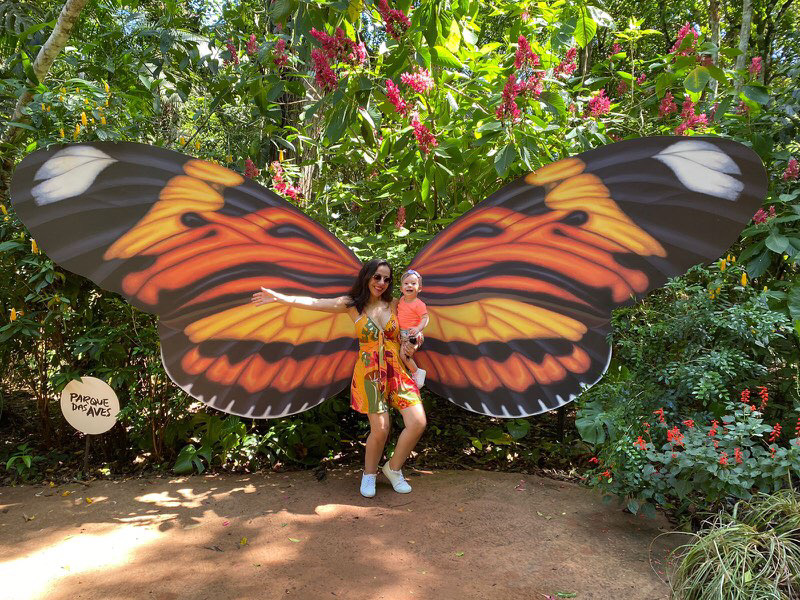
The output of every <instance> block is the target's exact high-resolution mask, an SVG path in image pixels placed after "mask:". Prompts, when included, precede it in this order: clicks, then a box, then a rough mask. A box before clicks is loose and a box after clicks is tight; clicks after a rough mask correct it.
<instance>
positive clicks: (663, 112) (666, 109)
mask: <svg viewBox="0 0 800 600" xmlns="http://www.w3.org/2000/svg"><path fill="white" fill-rule="evenodd" d="M674 112H678V105H677V104H675V97H674V96H673V95H672V92H667V93H666V94H664V97H663V98H662V99H661V102H660V104H659V105H658V116H659V117H662V118H663V117H666V116H667V115H671V114H672V113H674Z"/></svg>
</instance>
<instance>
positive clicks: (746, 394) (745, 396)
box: [741, 390, 750, 404]
mask: <svg viewBox="0 0 800 600" xmlns="http://www.w3.org/2000/svg"><path fill="white" fill-rule="evenodd" d="M741 401H742V404H750V390H742V396H741Z"/></svg>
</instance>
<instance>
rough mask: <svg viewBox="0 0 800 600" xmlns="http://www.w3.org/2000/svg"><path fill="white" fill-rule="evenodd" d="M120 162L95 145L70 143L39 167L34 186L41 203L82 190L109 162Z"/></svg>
mask: <svg viewBox="0 0 800 600" xmlns="http://www.w3.org/2000/svg"><path fill="white" fill-rule="evenodd" d="M115 162H117V160H116V159H114V158H111V157H110V156H109V155H108V154H106V153H105V152H103V151H102V150H98V149H97V148H93V147H92V146H69V147H67V148H64V149H62V150H59V151H58V152H56V153H55V154H53V156H52V157H51V158H50V160H48V161H47V162H46V163H44V164H43V165H42V166H41V167H39V170H38V171H36V175H35V176H34V178H33V180H34V181H41V183H39V184H38V185H36V186H34V188H33V189H32V190H31V194H33V199H34V201H35V202H36V204H38V205H39V206H44V205H45V204H50V203H52V202H58V201H59V200H64V199H65V198H72V197H73V196H77V195H79V194H82V193H83V192H85V191H86V190H88V189H89V186H91V185H92V183H94V180H95V179H96V178H97V176H98V175H99V174H100V173H101V172H102V171H103V169H105V168H106V167H108V166H109V165H111V164H113V163H115Z"/></svg>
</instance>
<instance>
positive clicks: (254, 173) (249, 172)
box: [244, 156, 261, 179]
mask: <svg viewBox="0 0 800 600" xmlns="http://www.w3.org/2000/svg"><path fill="white" fill-rule="evenodd" d="M259 173H261V170H260V169H258V168H256V164H255V163H254V162H253V161H252V160H250V157H249V156H248V157H247V158H246V159H245V160H244V176H245V177H249V178H250V179H253V178H254V177H258V174H259Z"/></svg>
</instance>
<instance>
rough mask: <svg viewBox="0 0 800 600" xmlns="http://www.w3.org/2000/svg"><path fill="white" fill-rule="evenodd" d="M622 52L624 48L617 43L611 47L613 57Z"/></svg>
mask: <svg viewBox="0 0 800 600" xmlns="http://www.w3.org/2000/svg"><path fill="white" fill-rule="evenodd" d="M620 52H622V46H620V45H619V44H618V43H617V42H614V43H613V44H612V45H611V56H613V55H614V54H619V53H620Z"/></svg>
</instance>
